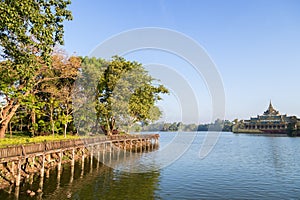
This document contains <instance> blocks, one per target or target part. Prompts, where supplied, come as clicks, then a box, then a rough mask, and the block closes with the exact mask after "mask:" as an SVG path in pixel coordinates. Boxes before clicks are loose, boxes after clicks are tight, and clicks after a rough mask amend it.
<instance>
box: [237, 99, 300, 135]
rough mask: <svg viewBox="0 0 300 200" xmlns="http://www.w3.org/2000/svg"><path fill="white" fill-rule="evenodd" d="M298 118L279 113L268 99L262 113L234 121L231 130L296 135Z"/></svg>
mask: <svg viewBox="0 0 300 200" xmlns="http://www.w3.org/2000/svg"><path fill="white" fill-rule="evenodd" d="M298 127H299V128H300V120H299V119H298V118H297V117H296V116H287V115H281V114H280V113H279V111H277V110H275V109H274V107H273V105H272V102H271V101H270V104H269V107H268V109H267V110H266V111H265V112H264V113H263V115H257V117H251V118H250V119H249V120H241V121H239V122H236V123H235V124H234V125H233V127H232V131H233V132H234V133H278V134H289V133H292V132H293V134H296V135H297V131H298V129H299V128H298Z"/></svg>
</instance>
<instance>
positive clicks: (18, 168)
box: [16, 158, 21, 187]
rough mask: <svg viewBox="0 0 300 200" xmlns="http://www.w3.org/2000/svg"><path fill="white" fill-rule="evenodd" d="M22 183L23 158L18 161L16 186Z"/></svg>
mask: <svg viewBox="0 0 300 200" xmlns="http://www.w3.org/2000/svg"><path fill="white" fill-rule="evenodd" d="M20 181H21V158H19V159H18V161H17V177H16V186H17V187H19V186H20Z"/></svg>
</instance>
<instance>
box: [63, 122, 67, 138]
mask: <svg viewBox="0 0 300 200" xmlns="http://www.w3.org/2000/svg"><path fill="white" fill-rule="evenodd" d="M67 128H68V123H65V130H64V136H65V138H66V137H67Z"/></svg>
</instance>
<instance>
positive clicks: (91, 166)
mask: <svg viewBox="0 0 300 200" xmlns="http://www.w3.org/2000/svg"><path fill="white" fill-rule="evenodd" d="M93 156H94V148H93V146H91V155H90V159H91V165H90V172H92V171H93Z"/></svg>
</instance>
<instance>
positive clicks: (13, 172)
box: [11, 161, 15, 176]
mask: <svg viewBox="0 0 300 200" xmlns="http://www.w3.org/2000/svg"><path fill="white" fill-rule="evenodd" d="M11 175H13V176H14V175H15V161H12V162H11Z"/></svg>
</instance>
